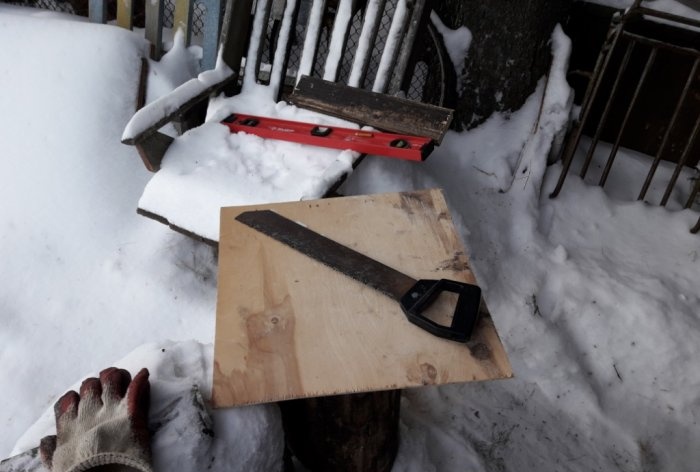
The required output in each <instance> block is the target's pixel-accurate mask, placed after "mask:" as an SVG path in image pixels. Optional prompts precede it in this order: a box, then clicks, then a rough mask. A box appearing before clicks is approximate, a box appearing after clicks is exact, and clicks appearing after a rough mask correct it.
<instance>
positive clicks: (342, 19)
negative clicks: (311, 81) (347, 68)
mask: <svg viewBox="0 0 700 472" xmlns="http://www.w3.org/2000/svg"><path fill="white" fill-rule="evenodd" d="M354 4H355V1H354V0H340V3H339V4H338V13H336V15H335V21H334V22H333V34H332V35H331V41H330V43H329V45H328V57H327V58H326V64H325V68H324V69H323V80H330V81H331V82H335V81H336V80H338V72H339V70H340V62H341V61H342V59H343V54H344V53H345V45H346V43H347V41H348V33H349V31H350V23H352V10H353V8H352V7H353V5H354ZM334 52H337V54H334Z"/></svg>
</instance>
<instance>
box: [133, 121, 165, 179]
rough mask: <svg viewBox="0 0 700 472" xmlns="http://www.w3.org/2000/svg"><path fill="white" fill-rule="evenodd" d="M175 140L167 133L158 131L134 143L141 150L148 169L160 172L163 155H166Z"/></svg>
mask: <svg viewBox="0 0 700 472" xmlns="http://www.w3.org/2000/svg"><path fill="white" fill-rule="evenodd" d="M173 141H174V139H173V138H171V137H170V136H168V135H167V134H163V133H159V132H157V131H156V132H155V133H153V134H150V135H148V136H146V137H144V138H142V139H141V140H139V141H136V142H135V143H133V144H134V146H136V150H137V151H138V152H139V156H141V160H142V161H143V164H144V165H145V166H146V169H148V170H150V171H151V172H158V170H159V169H160V163H161V162H162V161H163V156H165V153H166V151H167V150H168V148H169V147H170V145H171V144H172V142H173Z"/></svg>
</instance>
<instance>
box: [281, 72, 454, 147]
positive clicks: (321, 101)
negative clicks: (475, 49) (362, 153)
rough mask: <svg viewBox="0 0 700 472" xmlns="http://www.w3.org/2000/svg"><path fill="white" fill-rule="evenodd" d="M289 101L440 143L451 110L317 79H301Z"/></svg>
mask: <svg viewBox="0 0 700 472" xmlns="http://www.w3.org/2000/svg"><path fill="white" fill-rule="evenodd" d="M287 100H288V101H289V102H290V103H292V104H294V105H296V106H298V107H299V108H306V109H309V110H313V111H317V112H319V113H325V114H327V115H331V116H337V117H338V118H343V119H345V120H349V121H352V122H354V123H358V124H362V125H369V126H372V127H374V128H377V129H378V130H382V131H391V132H393V133H400V134H410V135H414V136H424V137H427V138H431V139H433V140H434V141H435V142H436V143H438V144H440V143H441V142H442V138H443V137H444V136H445V133H447V130H448V129H449V128H450V123H452V110H450V109H449V108H442V107H438V106H435V105H429V104H427V103H420V102H416V101H413V100H407V99H405V98H399V97H393V96H390V95H385V94H381V93H375V92H370V91H367V90H363V89H360V88H356V87H348V86H347V85H343V84H339V83H336V82H329V81H327V80H322V79H319V78H316V77H306V76H304V77H302V78H301V80H300V81H299V83H298V84H297V86H296V88H295V89H294V92H293V93H292V94H291V95H290V96H289V97H288V98H287Z"/></svg>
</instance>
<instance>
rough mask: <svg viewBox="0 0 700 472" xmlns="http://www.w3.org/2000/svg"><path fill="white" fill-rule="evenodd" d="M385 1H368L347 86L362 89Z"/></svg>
mask: <svg viewBox="0 0 700 472" xmlns="http://www.w3.org/2000/svg"><path fill="white" fill-rule="evenodd" d="M385 4H386V0H370V1H369V2H368V3H367V7H366V9H365V17H364V20H363V22H362V31H361V32H360V38H359V39H358V40H357V51H356V52H355V58H354V59H353V63H352V68H351V69H350V77H349V78H348V85H349V86H351V87H362V86H363V85H364V82H365V78H366V77H367V68H368V67H369V61H370V59H372V48H373V47H374V43H375V41H376V40H377V33H378V32H379V26H380V24H381V20H382V14H383V13H384V6H385Z"/></svg>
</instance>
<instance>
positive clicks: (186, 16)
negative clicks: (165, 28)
mask: <svg viewBox="0 0 700 472" xmlns="http://www.w3.org/2000/svg"><path fill="white" fill-rule="evenodd" d="M193 8H194V0H175V13H174V18H173V31H177V30H178V29H181V30H182V32H183V33H184V34H185V45H186V46H189V45H190V38H191V37H192V9H193Z"/></svg>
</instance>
